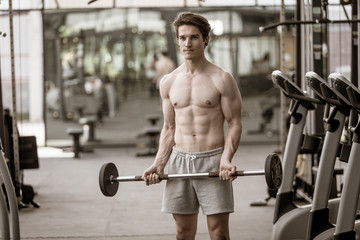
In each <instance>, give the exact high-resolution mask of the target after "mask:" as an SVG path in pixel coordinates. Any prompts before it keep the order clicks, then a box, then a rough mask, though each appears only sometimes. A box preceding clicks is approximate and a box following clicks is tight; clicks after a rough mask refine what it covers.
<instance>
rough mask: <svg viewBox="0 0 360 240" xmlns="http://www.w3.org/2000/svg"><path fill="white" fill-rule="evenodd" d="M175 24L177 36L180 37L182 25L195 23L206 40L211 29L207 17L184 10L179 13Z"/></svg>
mask: <svg viewBox="0 0 360 240" xmlns="http://www.w3.org/2000/svg"><path fill="white" fill-rule="evenodd" d="M173 24H174V27H175V31H176V37H177V38H179V27H180V26H182V25H193V26H195V27H197V28H198V29H199V30H200V32H201V34H202V36H203V39H204V40H205V38H206V37H207V36H209V33H210V31H211V26H210V24H209V22H208V20H207V19H206V18H205V17H203V16H201V15H199V14H195V13H191V12H184V13H181V14H179V15H178V17H177V18H176V19H175V21H174V23H173Z"/></svg>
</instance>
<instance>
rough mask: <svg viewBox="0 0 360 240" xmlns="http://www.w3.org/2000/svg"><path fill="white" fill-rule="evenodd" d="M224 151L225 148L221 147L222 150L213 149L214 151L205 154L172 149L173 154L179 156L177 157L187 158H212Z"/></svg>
mask: <svg viewBox="0 0 360 240" xmlns="http://www.w3.org/2000/svg"><path fill="white" fill-rule="evenodd" d="M223 151H224V148H223V147H220V148H215V149H212V150H209V151H204V152H185V151H182V150H180V149H178V148H176V147H173V148H172V152H173V153H174V154H177V155H182V156H184V157H187V156H189V155H190V156H194V157H211V156H214V155H218V154H220V153H222V152H223Z"/></svg>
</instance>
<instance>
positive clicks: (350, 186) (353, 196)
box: [315, 73, 360, 240]
mask: <svg viewBox="0 0 360 240" xmlns="http://www.w3.org/2000/svg"><path fill="white" fill-rule="evenodd" d="M329 80H330V86H331V88H332V89H333V91H334V92H335V93H336V95H337V96H338V97H339V98H340V99H341V100H342V101H344V102H346V103H349V104H351V105H352V107H353V108H354V109H355V110H356V111H357V113H360V104H359V100H360V91H359V89H358V88H357V87H356V86H355V85H353V84H352V83H351V82H350V81H349V80H347V79H346V78H345V77H344V76H342V75H341V74H338V73H333V74H330V76H329ZM350 131H351V132H352V133H353V134H354V136H353V139H352V141H353V143H352V147H351V151H350V156H349V160H348V166H347V170H346V172H345V176H344V179H345V181H344V186H343V191H342V195H341V200H340V206H339V211H338V216H337V220H336V226H335V227H334V226H332V228H329V229H327V230H325V231H323V232H322V233H321V234H319V235H318V236H317V237H316V238H315V239H337V240H340V239H346V240H351V239H356V233H359V232H360V222H359V221H355V220H356V211H357V208H358V200H359V193H360V188H359V187H360V175H359V173H358V172H359V169H360V161H359V159H358V158H359V156H360V148H359V146H360V138H359V134H360V121H358V122H357V124H356V125H355V126H351V127H350Z"/></svg>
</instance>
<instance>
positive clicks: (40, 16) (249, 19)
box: [0, 0, 351, 146]
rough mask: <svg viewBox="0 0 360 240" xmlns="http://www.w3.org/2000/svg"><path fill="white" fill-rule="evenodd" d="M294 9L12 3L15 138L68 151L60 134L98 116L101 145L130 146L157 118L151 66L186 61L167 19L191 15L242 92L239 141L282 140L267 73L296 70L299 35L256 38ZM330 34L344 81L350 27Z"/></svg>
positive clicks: (198, 2)
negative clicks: (199, 17) (207, 31)
mask: <svg viewBox="0 0 360 240" xmlns="http://www.w3.org/2000/svg"><path fill="white" fill-rule="evenodd" d="M20 2H21V3H20ZM328 2H329V6H328V8H329V11H328V14H329V16H328V17H329V18H336V19H346V17H347V11H350V10H349V9H347V7H348V6H344V5H342V6H341V5H339V1H328ZM282 4H283V5H282ZM296 4H297V3H296V1H295V0H294V1H290V0H289V1H280V0H278V1H275V0H266V1H265V0H264V1H261V0H253V1H251V0H247V1H232V0H223V1H215V0H206V1H204V0H183V1H180V0H157V1H140V0H139V1H135V0H134V1H120V0H97V1H90V0H77V1H70V0H28V1H20V0H14V1H13V6H12V8H13V9H12V10H13V11H12V18H13V41H14V47H13V49H14V53H13V57H14V62H15V68H14V76H15V79H16V92H17V94H16V106H17V109H16V112H17V114H18V124H19V131H20V132H21V133H22V134H30V135H36V137H37V142H38V145H40V146H66V145H69V141H71V138H70V137H69V136H68V134H67V132H66V129H67V128H68V127H69V126H73V125H79V119H80V118H82V117H84V116H95V117H96V135H97V136H98V138H99V140H101V141H98V142H97V144H98V145H101V144H110V143H114V144H116V143H118V144H121V143H123V144H125V143H126V144H136V143H137V142H138V140H137V136H138V134H137V133H139V132H141V131H140V130H141V129H142V128H143V126H144V125H145V124H148V122H147V120H146V115H147V114H153V113H154V114H160V115H161V106H160V103H159V102H160V100H159V96H158V92H157V89H156V88H154V86H153V83H152V79H153V77H154V69H153V68H152V67H151V64H152V61H153V59H154V57H156V58H160V56H161V53H162V52H166V53H167V55H168V57H169V58H170V59H171V60H172V61H173V62H174V63H175V65H176V66H179V65H180V64H181V63H182V61H183V58H182V56H181V55H180V53H179V51H178V45H177V41H176V36H175V33H174V29H173V26H172V22H173V20H174V18H175V17H176V15H177V14H178V13H180V12H184V11H193V12H197V13H200V14H203V15H204V16H205V17H207V18H208V19H209V21H210V24H211V26H212V31H211V40H210V44H209V46H208V47H207V49H206V55H207V57H208V59H209V60H210V61H212V62H214V63H215V64H217V65H219V66H221V67H222V68H224V69H225V70H227V71H229V72H230V73H231V74H232V75H233V76H234V78H235V79H236V81H237V83H238V86H239V89H240V91H241V93H242V97H243V102H244V107H243V113H242V114H243V125H244V132H243V136H242V142H243V143H245V142H250V143H253V142H271V143H279V142H280V136H281V134H280V131H281V128H282V127H281V126H282V125H281V121H280V97H279V96H280V94H279V91H278V90H277V89H275V88H273V85H272V82H271V81H270V75H271V72H272V71H273V70H275V69H280V62H281V61H282V70H283V71H284V72H286V73H288V74H289V75H291V74H292V72H293V71H294V68H295V62H296V59H295V37H294V35H295V32H294V31H295V30H294V26H286V27H285V28H283V30H282V31H283V32H281V31H280V28H276V27H275V28H272V29H270V30H267V31H263V32H260V31H259V27H263V26H266V25H269V24H272V23H275V22H278V21H279V19H280V12H281V11H282V14H283V15H284V17H285V19H287V20H294V17H295V9H296ZM8 6H9V2H8V1H6V0H0V10H2V12H1V15H0V26H1V29H0V32H1V33H2V37H1V38H0V62H1V65H0V66H1V75H0V77H1V83H2V98H3V107H4V108H5V109H6V108H8V109H10V110H11V109H12V104H11V103H12V97H13V95H14V94H12V91H11V69H12V68H11V66H10V65H11V56H12V55H11V52H10V49H11V48H10V37H9V31H10V29H9V14H8ZM282 6H285V7H284V8H282ZM349 14H350V15H351V13H350V12H349ZM280 32H281V34H282V39H284V41H283V42H282V44H283V45H282V47H283V48H281V46H280ZM327 32H328V36H329V37H328V38H327V41H326V43H324V45H323V48H324V49H323V54H324V58H326V59H328V65H326V66H324V67H325V68H327V72H333V71H338V72H342V73H343V74H345V75H346V74H349V72H350V61H351V58H350V55H351V46H350V44H344V43H347V42H348V41H349V40H348V39H349V37H350V36H351V26H350V25H349V24H337V25H329V27H328V28H327ZM339 32H340V34H339ZM310 41H311V40H310ZM339 45H341V48H339V47H338V46H339ZM328 49H332V51H331V52H329V51H328ZM339 51H341V53H339ZM331 54H333V56H337V57H329V56H330V55H331ZM124 115H127V118H123V117H124ZM129 116H131V118H130V119H132V120H131V121H129V118H128V117H129ZM158 124H161V118H160V119H159V121H158Z"/></svg>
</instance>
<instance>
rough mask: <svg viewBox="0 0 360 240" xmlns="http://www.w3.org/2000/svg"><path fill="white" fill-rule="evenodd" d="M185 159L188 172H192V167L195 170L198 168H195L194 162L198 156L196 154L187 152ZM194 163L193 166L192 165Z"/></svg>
mask: <svg viewBox="0 0 360 240" xmlns="http://www.w3.org/2000/svg"><path fill="white" fill-rule="evenodd" d="M185 159H186V161H187V165H186V166H187V171H188V173H191V170H190V168H191V167H192V169H193V172H196V169H195V164H194V160H195V159H196V156H195V155H191V154H186V155H185ZM191 165H192V166H191Z"/></svg>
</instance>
